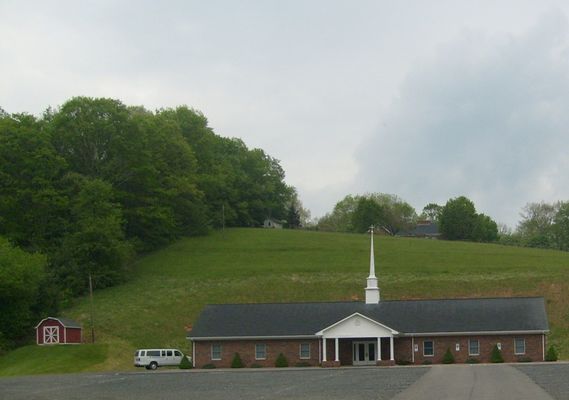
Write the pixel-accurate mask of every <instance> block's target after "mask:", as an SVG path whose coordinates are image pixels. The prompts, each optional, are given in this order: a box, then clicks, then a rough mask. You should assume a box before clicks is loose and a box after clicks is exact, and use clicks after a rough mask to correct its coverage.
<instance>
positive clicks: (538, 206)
mask: <svg viewBox="0 0 569 400" xmlns="http://www.w3.org/2000/svg"><path fill="white" fill-rule="evenodd" d="M558 207H559V204H548V203H544V202H541V203H528V204H526V206H525V207H524V208H523V211H522V213H521V214H520V215H521V217H522V220H521V221H520V223H519V224H518V227H517V231H518V233H519V234H520V236H521V238H522V242H523V243H524V244H525V245H526V246H529V247H542V248H550V247H552V246H553V243H554V241H555V240H554V238H553V232H552V225H553V221H554V219H555V215H556V213H557V210H558Z"/></svg>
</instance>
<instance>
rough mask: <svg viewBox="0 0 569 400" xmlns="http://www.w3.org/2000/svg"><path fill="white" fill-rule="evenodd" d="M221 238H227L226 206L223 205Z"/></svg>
mask: <svg viewBox="0 0 569 400" xmlns="http://www.w3.org/2000/svg"><path fill="white" fill-rule="evenodd" d="M221 236H222V237H224V238H225V204H222V205H221Z"/></svg>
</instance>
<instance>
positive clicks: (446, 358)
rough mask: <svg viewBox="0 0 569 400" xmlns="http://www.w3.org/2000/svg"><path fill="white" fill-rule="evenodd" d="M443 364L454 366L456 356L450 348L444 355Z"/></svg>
mask: <svg viewBox="0 0 569 400" xmlns="http://www.w3.org/2000/svg"><path fill="white" fill-rule="evenodd" d="M443 364H454V356H453V355H452V352H451V351H450V349H449V348H447V351H446V352H445V354H444V355H443Z"/></svg>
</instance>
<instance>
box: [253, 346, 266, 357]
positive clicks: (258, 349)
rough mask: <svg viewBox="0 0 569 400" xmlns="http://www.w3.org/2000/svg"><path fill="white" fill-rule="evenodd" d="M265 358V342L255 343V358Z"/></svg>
mask: <svg viewBox="0 0 569 400" xmlns="http://www.w3.org/2000/svg"><path fill="white" fill-rule="evenodd" d="M266 358H267V345H266V344H256V345H255V360H265V359H266Z"/></svg>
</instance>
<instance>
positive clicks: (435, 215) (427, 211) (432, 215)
mask: <svg viewBox="0 0 569 400" xmlns="http://www.w3.org/2000/svg"><path fill="white" fill-rule="evenodd" d="M442 209H443V207H441V206H439V205H438V204H435V203H429V204H427V205H426V206H425V207H423V212H422V213H421V218H423V219H428V220H429V221H432V222H437V221H438V220H439V217H440V215H441V211H442Z"/></svg>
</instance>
